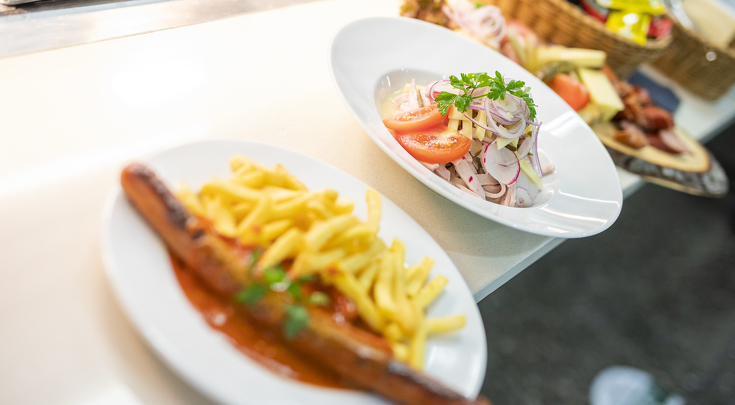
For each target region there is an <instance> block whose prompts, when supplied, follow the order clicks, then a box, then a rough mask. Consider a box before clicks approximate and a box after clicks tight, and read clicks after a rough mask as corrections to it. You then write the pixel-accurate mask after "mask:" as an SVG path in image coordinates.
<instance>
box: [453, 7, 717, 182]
mask: <svg viewBox="0 0 735 405" xmlns="http://www.w3.org/2000/svg"><path fill="white" fill-rule="evenodd" d="M596 1H597V0H591V1H590V2H588V3H594V2H596ZM608 3H609V2H608ZM612 3H614V5H615V7H617V5H619V4H621V3H625V2H614V1H613V2H612ZM629 3H631V4H632V3H637V2H629ZM631 4H628V5H629V6H631V7H632V5H631ZM641 7H643V6H641ZM442 9H443V10H444V13H445V14H446V16H447V18H448V19H449V21H450V22H449V23H448V24H447V26H449V27H452V26H454V27H455V29H462V30H463V32H465V33H466V35H468V36H470V37H473V39H475V40H478V41H480V42H483V43H486V44H488V45H489V46H490V47H493V48H496V49H497V47H496V46H494V45H495V44H496V43H499V44H500V47H499V50H500V52H501V53H503V54H504V55H505V56H506V57H508V58H509V59H511V60H513V61H514V62H516V63H518V64H519V65H521V66H523V67H524V68H525V69H526V70H528V71H530V72H531V73H533V74H534V75H536V76H537V77H538V78H540V79H541V80H542V81H544V82H545V83H546V84H547V85H548V86H549V87H551V89H552V90H554V92H556V93H557V94H558V95H559V96H560V97H561V98H562V99H563V100H564V101H566V102H567V104H569V106H570V107H572V108H573V109H574V110H575V111H577V113H578V114H579V115H580V116H581V117H582V118H583V119H584V120H585V122H587V123H588V124H590V125H591V126H592V128H593V129H594V130H595V133H596V134H597V135H598V137H599V138H600V140H602V142H603V143H604V144H605V146H606V148H607V149H608V152H610V154H611V156H612V157H613V160H614V161H615V163H616V164H617V165H618V166H621V167H623V168H625V169H626V170H629V171H631V172H633V173H635V174H639V175H641V176H642V177H644V178H645V179H646V180H649V181H651V182H654V183H657V184H660V185H663V186H667V187H671V188H674V189H677V190H680V191H684V192H688V193H691V194H696V195H702V196H709V197H719V196H722V195H724V194H725V193H727V190H728V182H727V176H726V175H725V172H724V171H723V170H722V169H721V167H720V165H719V164H718V163H717V161H716V160H714V157H712V156H711V154H709V153H708V152H707V151H706V149H705V148H704V147H703V146H702V145H700V144H699V143H698V142H697V141H696V140H694V139H692V138H691V137H690V136H689V135H688V134H686V133H685V132H684V131H683V130H681V129H680V128H678V127H676V125H675V123H674V119H673V116H672V115H671V113H669V112H668V111H666V110H664V109H663V108H660V107H659V106H657V105H655V103H654V102H653V101H652V99H651V97H650V95H649V94H648V92H647V91H646V90H645V89H643V88H641V87H639V86H633V85H630V84H629V83H627V82H626V81H624V80H620V79H619V78H618V77H617V76H616V75H615V73H614V72H613V71H612V70H611V69H610V68H609V67H608V66H606V65H605V59H606V55H605V52H603V51H599V50H591V49H576V48H567V47H564V46H560V45H553V44H546V43H544V42H543V41H542V40H541V39H540V38H539V37H538V36H537V35H536V34H535V33H534V32H533V31H532V30H531V29H529V28H528V27H527V26H526V25H524V24H523V23H521V22H520V21H509V22H505V21H502V22H501V21H500V20H501V19H502V16H499V15H498V14H496V10H497V8H496V7H494V6H482V5H480V4H478V5H477V6H476V7H475V9H474V10H472V9H470V8H468V6H467V2H464V0H454V1H451V2H447V4H445V5H444V6H443V8H442ZM483 9H487V11H485V12H483V13H484V15H486V16H492V18H491V21H490V22H489V23H488V24H490V25H491V26H492V27H503V29H502V30H500V29H494V30H492V31H491V32H493V33H495V34H496V36H494V37H493V38H492V40H489V39H488V38H487V34H486V33H487V32H489V31H487V30H485V31H483V30H482V29H481V27H482V24H481V23H479V22H478V23H476V24H474V25H473V24H467V23H463V24H461V23H460V24H458V23H456V21H478V20H477V19H473V18H468V17H467V16H472V15H476V14H479V13H480V11H478V10H483ZM486 19H490V17H487V18H486ZM460 27H461V28H460Z"/></svg>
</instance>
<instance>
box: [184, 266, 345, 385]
mask: <svg viewBox="0 0 735 405" xmlns="http://www.w3.org/2000/svg"><path fill="white" fill-rule="evenodd" d="M171 263H172V266H173V269H174V273H175V274H176V278H177V279H178V280H179V285H181V289H182V290H183V291H184V294H185V295H186V297H187V298H188V299H189V302H190V303H191V304H192V306H194V308H196V309H197V311H199V313H200V314H201V315H202V317H203V318H204V319H205V320H206V321H207V323H208V324H209V326H210V327H212V328H213V329H215V330H218V331H219V332H222V333H223V334H224V335H225V336H227V338H228V340H229V341H230V343H232V344H233V345H234V346H235V347H236V348H237V349H238V350H240V351H241V352H242V353H244V354H245V355H246V356H248V357H249V358H250V359H252V360H254V361H256V362H257V363H259V364H260V365H261V366H263V367H265V368H267V369H268V370H270V371H271V372H273V373H275V374H278V375H280V376H283V377H287V378H291V379H294V380H297V381H301V382H305V383H309V384H314V385H318V386H322V387H330V388H343V385H342V384H340V379H339V377H338V376H337V375H336V374H335V373H332V372H330V371H329V370H325V369H323V368H321V367H319V366H318V365H316V364H314V363H313V362H311V361H309V359H307V358H304V357H303V356H300V355H299V354H298V353H296V352H294V351H293V350H291V349H289V348H288V346H286V345H285V344H284V343H283V342H282V341H280V340H279V338H278V337H276V336H274V335H273V334H272V333H270V332H268V331H266V330H262V329H259V328H257V327H256V326H254V325H253V324H251V323H249V322H248V321H247V319H246V318H245V317H244V316H242V315H241V314H239V313H237V312H236V310H235V307H234V306H233V304H232V303H229V302H225V301H224V300H222V299H221V298H220V297H219V296H217V295H216V294H213V293H212V292H211V291H209V290H208V289H207V288H206V287H205V286H204V285H203V284H202V283H201V282H200V281H199V279H198V278H197V276H196V275H195V274H194V273H193V272H192V271H191V270H189V269H187V268H186V266H185V265H184V264H183V263H181V262H180V261H179V260H177V259H176V258H174V257H172V258H171Z"/></svg>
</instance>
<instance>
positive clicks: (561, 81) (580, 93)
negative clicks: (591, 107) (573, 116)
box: [548, 73, 590, 111]
mask: <svg viewBox="0 0 735 405" xmlns="http://www.w3.org/2000/svg"><path fill="white" fill-rule="evenodd" d="M548 84H549V87H551V90H554V91H555V92H556V94H558V95H559V96H560V97H561V98H562V99H564V101H566V102H567V104H569V106H570V107H572V108H574V111H579V110H581V109H582V108H583V107H584V106H586V105H587V103H589V102H590V92H589V91H588V90H587V87H585V86H584V85H583V84H582V83H580V81H579V80H577V79H575V78H573V77H572V76H569V75H565V74H563V73H560V74H558V75H556V76H554V78H553V79H551V81H550V82H549V83H548Z"/></svg>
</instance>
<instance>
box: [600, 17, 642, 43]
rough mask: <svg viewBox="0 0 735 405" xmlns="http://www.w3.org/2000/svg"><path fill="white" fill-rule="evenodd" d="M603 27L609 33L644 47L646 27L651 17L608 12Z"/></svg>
mask: <svg viewBox="0 0 735 405" xmlns="http://www.w3.org/2000/svg"><path fill="white" fill-rule="evenodd" d="M605 25H606V26H607V27H608V28H609V29H610V30H611V31H613V32H616V33H618V34H620V35H622V36H624V37H626V38H628V39H630V40H632V41H634V42H636V43H638V44H641V45H645V44H646V37H647V36H648V27H649V26H650V25H651V15H650V14H640V13H635V12H630V11H618V10H615V11H611V12H610V15H609V16H608V17H607V22H606V23H605Z"/></svg>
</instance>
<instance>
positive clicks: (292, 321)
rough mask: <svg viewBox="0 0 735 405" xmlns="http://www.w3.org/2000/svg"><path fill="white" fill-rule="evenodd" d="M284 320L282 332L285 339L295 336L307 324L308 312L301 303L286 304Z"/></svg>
mask: <svg viewBox="0 0 735 405" xmlns="http://www.w3.org/2000/svg"><path fill="white" fill-rule="evenodd" d="M284 310H285V311H286V322H285V323H284V324H283V333H284V334H285V335H286V339H293V338H295V337H296V336H297V335H298V334H299V333H300V332H301V330H303V329H304V328H305V327H306V325H308V324H309V313H308V312H307V311H306V308H304V306H303V305H286V307H285V308H284Z"/></svg>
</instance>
